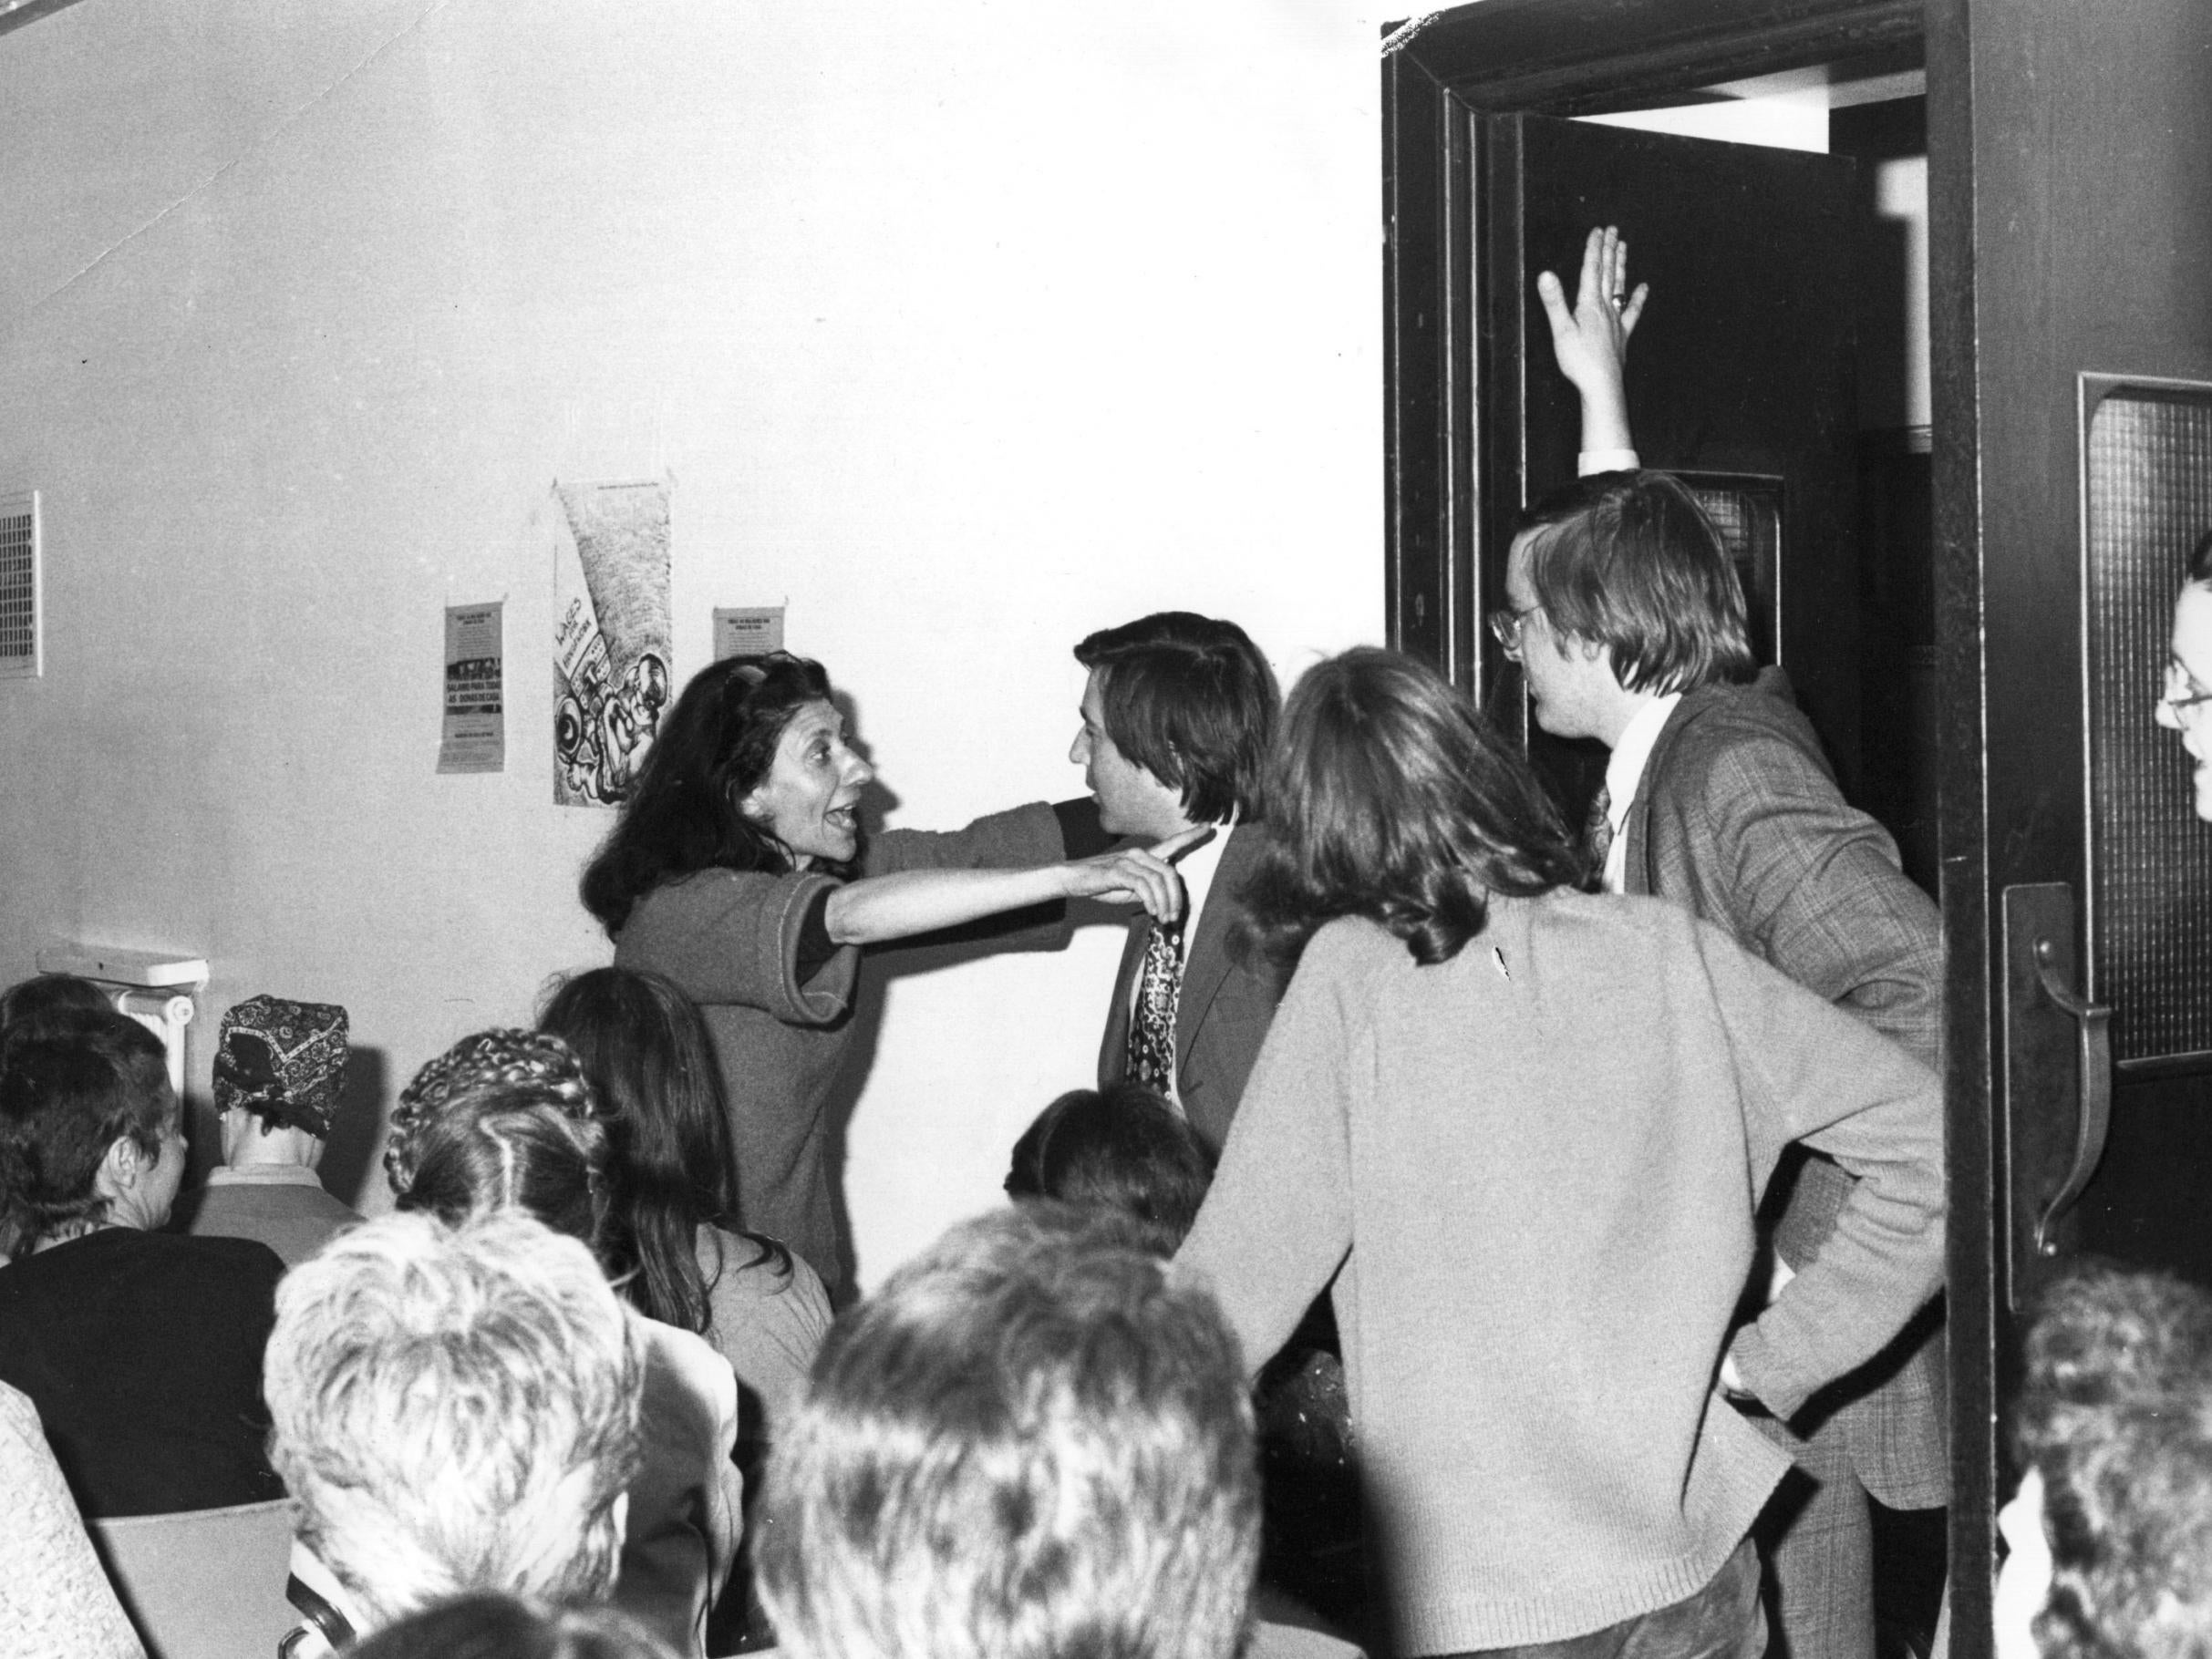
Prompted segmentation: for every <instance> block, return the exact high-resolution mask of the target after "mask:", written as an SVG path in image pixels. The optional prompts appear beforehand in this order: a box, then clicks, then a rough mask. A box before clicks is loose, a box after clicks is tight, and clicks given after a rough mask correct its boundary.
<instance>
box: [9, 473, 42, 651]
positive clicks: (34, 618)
mask: <svg viewBox="0 0 2212 1659" xmlns="http://www.w3.org/2000/svg"><path fill="white" fill-rule="evenodd" d="M38 590H39V569H38V492H37V491H36V489H24V490H18V491H16V492H15V493H13V494H0V679H11V680H23V679H30V678H32V677H34V676H35V675H37V674H38V672H39V649H38V648H39V616H38V601H39V591H38Z"/></svg>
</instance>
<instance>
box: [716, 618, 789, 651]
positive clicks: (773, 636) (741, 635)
mask: <svg viewBox="0 0 2212 1659" xmlns="http://www.w3.org/2000/svg"><path fill="white" fill-rule="evenodd" d="M782 649H783V607H782V606H781V605H739V606H734V607H731V606H723V605H717V606H716V607H715V608H714V660H715V661H716V662H720V661H722V660H723V659H724V658H725V657H732V656H746V657H762V656H766V655H768V654H770V652H772V651H780V650H782Z"/></svg>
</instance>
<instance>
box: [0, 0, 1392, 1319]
mask: <svg viewBox="0 0 2212 1659" xmlns="http://www.w3.org/2000/svg"><path fill="white" fill-rule="evenodd" d="M1375 39H1376V36H1375V31H1374V26H1373V24H1372V22H1371V20H1370V19H1367V18H1364V17H1362V16H1360V15H1357V13H1356V10H1355V8H1352V7H1349V6H1340V5H1332V4H1328V3H1326V0H1305V3H1303V4H1300V3H1298V0H1273V3H1270V0H1220V3H1218V4H1215V5H1206V6H1192V5H1184V4H1180V3H1177V0H1136V3H1132V4H1127V5H1118V6H1111V7H1100V6H1092V5H1081V6H1078V5H1060V4H1040V5H992V4H989V3H988V0H932V3H931V4H930V5H909V6H891V5H880V4H877V5H862V4H836V3H829V0H809V4H806V5H780V6H770V5H732V4H729V0H660V3H658V4H656V5H649V6H641V5H620V4H615V3H614V0H543V3H541V4H538V5H532V6H528V7H519V8H518V7H515V6H513V5H508V4H505V3H504V0H443V3H440V4H430V3H429V0H405V3H398V0H317V4H316V5H312V6H278V5H272V4H267V3H265V0H80V4H78V5H74V6H72V7H70V8H68V9H67V10H65V11H63V12H61V13H58V14H57V15H53V16H51V17H48V18H47V19H45V20H42V21H40V22H38V23H36V24H34V25H32V26H28V27H26V28H24V29H22V30H20V31H18V32H16V33H14V34H11V35H8V36H5V38H0V154H5V155H6V156H7V157H8V158H9V159H10V162H9V166H8V167H7V168H6V169H5V170H0V223H4V224H5V226H6V227H7V229H6V231H5V234H0V387H4V388H5V392H4V394H0V489H4V488H6V487H9V486H15V485H23V486H31V487H36V488H37V489H41V490H42V491H44V492H45V498H44V499H45V521H46V531H47V550H48V555H49V565H48V579H49V587H48V592H47V672H46V677H45V678H44V679H43V680H41V681H38V682H36V683H27V684H13V685H5V684H0V768H5V776H6V777H7V778H8V779H9V780H10V781H9V785H8V787H7V788H6V789H5V793H4V794H0V803H4V804H0V979H13V978H16V977H18V976H20V975H21V974H26V973H27V972H29V971H30V969H31V965H32V956H33V953H34V951H35V949H36V945H37V943H38V942H39V941H40V940H41V939H42V938H46V937H52V936H56V935H67V936H72V937H78V938H83V939H87V940H92V941H97V942H100V943H109V944H123V945H133V944H137V945H154V946H160V947H165V948H173V949H176V950H180V951H190V952H194V953H203V954H205V955H206V956H208V957H209V958H211V959H212V963H213V964H214V973H215V979H214V983H213V984H212V987H211V993H210V995H209V997H208V998H207V1000H206V1005H205V1010H206V1011H205V1014H204V1015H203V1018H204V1022H205V1023H204V1024H203V1025H202V1027H201V1028H200V1029H198V1030H197V1031H196V1032H195V1034H194V1035H195V1039H196V1040H195V1046H194V1053H193V1058H192V1064H191V1072H192V1075H193V1077H194V1078H195V1079H196V1087H197V1089H198V1091H199V1092H202V1093H204V1090H205V1086H206V1077H207V1070H208V1061H209V1056H210V1054H211V1052H212V1033H213V1030H214V1020H215V1017H216V1016H217V1015H219V1014H220V1012H221V1010H222V1007H224V1006H225V1005H228V1004H229V1003H230V1002H232V1001H233V1000H236V999H237V998H239V997H242V996H244V995H247V994H253V993H254V992H258V991H273V992H275V993H278V994H287V995H293V996H300V997H307V998H317V999H328V1000H333V1001H337V1002H342V1003H344V1004H345V1005H346V1006H347V1007H348V1008H349V1009H350V1010H351V1011H352V1015H353V1021H354V1027H353V1028H354V1038H355V1042H356V1045H357V1051H367V1067H369V1070H368V1071H367V1074H366V1075H367V1076H368V1077H371V1078H372V1079H375V1080H376V1081H377V1083H378V1086H379V1087H378V1090H377V1092H378V1093H379V1094H380V1096H381V1097H383V1098H384V1099H385V1100H386V1101H388V1098H389V1097H390V1095H391V1094H392V1093H394V1092H396V1090H397V1088H398V1086H399V1084H400V1083H402V1082H404V1080H405V1079H406V1077H408V1075H409V1074H410V1073H411V1072H412V1070H413V1069H414V1067H416V1066H418V1065H419V1063H420V1062H421V1061H422V1060H423V1059H425V1058H426V1057H428V1056H429V1055H431V1054H432V1053H434V1052H436V1051H437V1050H438V1049H439V1048H441V1047H442V1046H445V1045H446V1044H447V1043H449V1042H450V1040H451V1039H452V1038H454V1037H455V1036H459V1035H460V1034H461V1033H463V1032H466V1031H469V1030H471V1029H474V1028H477V1027H479V1026H481V1025H487V1024H492V1023H501V1022H514V1021H523V1020H526V1019H527V1018H528V1017H529V1016H530V1014H531V1010H532V1002H533V999H534V997H535V995H536V994H537V992H538V989H539V987H540V984H541V983H542V982H543V980H544V978H545V977H546V975H547V974H550V973H552V972H553V971H555V970H557V969H560V968H564V967H569V966H573V965H577V964H583V963H592V962H596V961H599V960H603V959H604V957H605V944H604V943H603V942H602V941H601V940H600V939H599V938H597V937H596V936H595V930H594V927H593V926H592V924H591V923H590V922H588V920H587V919H586V917H585V916H584V912H583V911H582V910H581V908H580V907H579V906H578V905H577V904H576V902H575V901H574V877H575V873H576V871H577V867H578V864H579V862H580V860H582V859H583V857H584V854H585V853H586V852H587V850H589V849H590V847H591V846H592V845H593V844H594V841H595V840H596V839H597V838H598V836H599V835H600V833H601V832H602V831H603V830H604V828H605V819H603V818H601V817H599V816H597V815H594V814H591V813H585V812H578V811H574V810H562V809H555V808H554V807H553V806H552V805H551V789H550V778H549V771H550V763H549V759H548V747H549V726H550V713H549V709H548V706H547V699H546V697H545V696H544V695H543V691H542V690H541V689H540V688H541V687H542V686H543V685H544V684H545V683H546V682H547V680H548V679H549V677H550V676H549V675H547V674H546V672H545V670H544V668H543V666H541V665H542V664H543V660H544V659H543V656H542V655H541V653H543V651H544V650H545V649H546V646H545V641H546V639H547V631H548V615H549V612H550V608H551V607H550V583H551V574H550V569H549V565H548V562H547V561H546V560H545V558H544V557H543V553H542V551H540V549H539V548H538V547H537V545H536V544H535V543H534V542H532V541H531V540H530V539H529V538H528V537H527V536H526V535H525V533H524V530H525V526H526V524H527V523H528V520H529V518H530V515H531V513H532V510H533V509H534V508H536V507H537V506H538V505H539V504H540V502H541V501H542V500H543V497H544V495H545V492H546V490H547V488H548V486H549V484H550V483H551V481H552V480H553V479H554V478H556V477H562V478H573V479H591V478H621V477H635V476H638V475H640V474H646V473H661V472H666V473H667V474H669V475H671V476H672V477H673V478H674V479H675V484H676V493H675V524H676V531H675V534H676V569H675V605H676V614H677V634H676V644H677V654H678V658H679V660H678V663H677V671H678V673H679V675H687V674H688V673H689V672H691V671H692V670H694V669H696V668H697V667H698V666H699V665H701V664H703V663H704V662H705V660H706V658H707V653H708V611H709V608H710V607H711V606H712V605H714V604H717V603H724V604H727V603H757V602H763V601H765V602H778V601H786V600H788V602H789V603H790V605H791V624H790V625H791V644H792V645H793V647H794V648H796V649H800V650H802V651H805V652H808V653H810V654H816V655H819V656H821V657H822V658H823V659H824V660H825V661H827V662H828V664H829V665H831V668H832V672H833V673H835V674H836V675H837V676H838V677H839V679H840V680H841V682H842V684H843V685H845V686H846V687H848V688H849V689H850V690H851V691H852V692H853V694H854V696H855V698H856V701H857V703H858V706H859V711H860V715H861V729H862V735H863V737H865V738H866V740H867V741H868V742H869V743H870V744H871V745H872V746H873V749H874V751H875V754H876V757H877V759H878V761H879V764H880V766H881V769H882V770H883V773H884V778H885V781H886V782H887V783H888V784H889V785H890V786H891V787H892V788H894V790H895V791H896V792H897V794H898V795H899V796H900V798H901V800H902V804H901V806H900V807H899V809H897V811H896V813H895V814H894V818H893V820H892V821H894V822H896V823H909V824H918V825H944V824H949V823H953V822H956V821H959V820H962V819H965V818H966V817H967V816H969V815H971V814H973V813H975V812H977V811H980V810H984V809H989V808H992V807H994V806H997V805H1000V804H1005V803H1008V802H1010V801H1012V800H1016V799H1029V798H1035V797H1038V796H1049V795H1053V794H1056V793H1057V794H1069V793H1074V792H1076V791H1077V790H1078V789H1079V788H1080V782H1079V775H1078V774H1077V773H1076V772H1075V771H1074V770H1073V769H1072V768H1070V767H1068V766H1067V765H1066V764H1065V759H1064V756H1065V750H1066V747H1067V744H1068V741H1069V738H1070V736H1071V734H1072V730H1073V725H1074V715H1073V709H1074V704H1075V700H1076V696H1077V693H1078V690H1079V689H1080V678H1079V675H1078V672H1077V670H1076V669H1075V667H1074V665H1073V664H1072V662H1071V661H1070V658H1069V656H1068V647H1069V645H1070V643H1071V642H1072V641H1073V640H1074V639H1075V638H1076V637H1077V636H1079V635H1080V634H1082V633H1084V632H1085V631H1087V630H1089V629H1090V628H1092V627H1095V626H1100V625H1103V624H1106V623H1114V622H1118V621H1122V620H1125V619H1126V618H1128V617H1130V616H1132V615H1134V614H1137V613H1142V612H1144V611H1147V610H1151V609H1154V608H1159V607H1163V606H1167V605H1179V606H1187V607H1190V608H1194V609H1199V610H1204V611H1211V612H1216V613H1226V614H1230V615H1234V616H1235V617H1237V618H1239V619H1240V620H1242V621H1243V622H1244V623H1246V626H1247V627H1249V628H1250V629H1251V631H1252V632H1253V634H1255V635H1256V637H1257V638H1258V639H1259V640H1260V642H1261V644H1263V645H1264V646H1265V647H1266V648H1267V649H1268V651H1269V652H1270V654H1272V655H1273V656H1274V657H1275V659H1276V662H1277V666H1278V668H1279V669H1281V670H1282V671H1283V672H1284V674H1285V675H1286V677H1288V676H1289V675H1293V674H1295V673H1296V671H1297V668H1298V667H1299V666H1300V665H1302V664H1303V663H1304V662H1306V661H1308V660H1309V658H1310V656H1311V655H1312V654H1314V653H1316V652H1318V651H1324V650H1328V649H1333V648H1336V647H1339V646H1341V645H1343V644H1349V643H1351V642H1353V641H1355V640H1359V639H1370V638H1374V637H1376V636H1377V635H1378V634H1379V631H1380V616H1381V603H1380V592H1381V564H1380V519H1381V514H1380V504H1381V491H1380V481H1381V480H1380V409H1381V384H1380V381H1381V376H1380V358H1379V352H1378V335H1379V332H1380V304H1379V294H1380V284H1379V275H1380V273H1379V259H1378V252H1379V246H1378V223H1377V220H1378V214H1377V205H1376V204H1377V116H1376V95H1375V88H1376V80H1377V75H1376V69H1375ZM501 596H503V597H504V598H505V599H506V600H507V607H508V608H507V628H508V639H509V649H510V653H511V656H510V686H511V696H512V712H511V716H510V730H509V744H510V762H509V768H508V770H507V772H506V773H505V774H504V775H503V776H500V777H496V778H439V777H436V776H434V775H433V773H432V769H431V768H432V765H433V761H434V757H435V751H436V746H437V737H438V706H439V644H440V607H441V606H443V605H444V604H446V603H460V602H464V601H477V600H482V599H488V598H496V597H501ZM1111 953H1112V943H1111V940H1108V939H1105V938H1102V937H1096V936H1094V937H1092V938H1090V939H1087V940H1085V941H1084V942H1082V943H1080V944H1079V946H1078V948H1076V949H1075V950H1073V951H1070V952H1069V953H1065V954H1062V955H1048V956H1018V957H1011V958H1005V959H1000V960H997V961H991V962H984V963H974V964H969V965H963V966H959V967H956V968H954V969H951V970H949V971H945V972H940V973H935V974H925V975H921V976H907V977H904V978H901V979H899V980H898V981H897V983H896V984H894V986H893V988H892V991H891V994H890V999H889V1011H888V1015H887V1017H886V1021H885V1025H884V1033H883V1036H882V1040H881V1044H880V1049H879V1052H878V1054H877V1056H876V1059H875V1065H874V1069H873V1074H872V1076H871V1077H870V1079H869V1081H868V1084H867V1087H866V1089H865V1091H864V1094H863V1097H862V1098H861V1102H860V1106H859V1108H858V1112H857V1116H856V1119H855V1123H854V1128H853V1138H852V1153H851V1159H852V1161H851V1168H850V1170H849V1178H848V1190H849V1192H850V1195H851V1200H852V1206H853V1212H854V1216H855V1221H856V1227H857V1232H858V1238H859V1242H860V1250H861V1257H862V1270H863V1277H864V1278H867V1279H873V1278H876V1277H880V1275H881V1273H883V1272H884V1270H885V1269H886V1268H887V1267H888V1266H889V1265H891V1264H893V1263H894V1262H896V1261H897V1260H898V1259H900V1258H901V1257H903V1256H904V1254H906V1253H908V1252H911V1251H912V1250H913V1249H915V1247H916V1246H918V1245H919V1244H920V1243H922V1242H925V1241H926V1240H927V1239H928V1238H929V1237H931V1236H933V1235H934V1234H935V1231H937V1230H938V1229H939V1228H940V1227H941V1226H942V1224H943V1223H944V1222H945V1221H946V1220H948V1219H950V1218H952V1217H953V1216H956V1215H957V1214H960V1213H964V1212H966V1211H970V1210H973V1209H975V1208H977V1207H978V1206H980V1205H982V1204H985V1203H987V1202H989V1201H991V1200H992V1199H993V1198H994V1197H995V1195H996V1192H997V1180H998V1178H999V1176H1000V1174H1001V1172H1002V1169H1003V1157H1004V1151H1005V1149H1006V1147H1007V1145H1008V1142H1009V1141H1010V1140H1011V1139H1012V1136H1013V1134H1014V1132H1015V1131H1016V1129H1017V1128H1018V1127H1019V1125H1020V1124H1021V1123H1022V1122H1023V1121H1026V1119H1027V1118H1028V1115H1029V1114H1030V1113H1031V1112H1032V1111H1034V1110H1035V1109H1036V1108H1037V1107H1038V1106H1039V1105H1041V1104H1042V1103H1043V1101H1044V1100H1045V1099H1046V1098H1047V1097H1049V1095H1050V1094H1051V1093H1053V1092H1055V1091H1056V1090H1057V1089H1059V1088H1060V1087H1067V1086H1069V1085H1071V1084H1073V1083H1076V1082H1080V1081H1081V1080H1082V1078H1083V1077H1084V1075H1085V1073H1086V1071H1087V1069H1088V1067H1089V1066H1090V1059H1091V1056H1092V1054H1093V1052H1094V1048H1095V1043H1096V1036H1097V1030H1098V1025H1099V1022H1100V1019H1101V1015H1102V999H1103V995H1104V990H1105V984H1106V979H1107V977H1108V975H1109V974H1110V973H1111ZM379 1068H380V1069H379ZM378 1186H379V1188H380V1182H379V1183H378ZM370 1201H371V1202H373V1203H380V1202H381V1201H382V1197H381V1192H380V1190H378V1191H376V1192H373V1193H372V1194H371V1196H370Z"/></svg>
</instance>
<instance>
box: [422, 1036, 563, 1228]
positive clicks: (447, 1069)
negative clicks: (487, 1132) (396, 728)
mask: <svg viewBox="0 0 2212 1659" xmlns="http://www.w3.org/2000/svg"><path fill="white" fill-rule="evenodd" d="M516 1083H526V1084H529V1085H531V1086H532V1088H533V1089H535V1090H537V1091H539V1092H540V1093H542V1094H543V1097H545V1098H546V1099H547V1100H548V1101H549V1102H551V1103H553V1104H554V1105H557V1106H559V1107H561V1108H563V1109H564V1110H565V1111H567V1113H568V1114H569V1115H570V1116H571V1117H573V1118H576V1119H577V1120H578V1121H580V1122H585V1121H605V1112H603V1111H602V1110H601V1109H600V1106H599V1102H598V1099H597V1097H595V1096H594V1095H593V1093H592V1086H591V1084H590V1083H589V1082H588V1081H587V1080H586V1079H585V1077H584V1063H583V1062H582V1061H580V1060H578V1059H577V1058H576V1056H575V1053H574V1050H572V1049H571V1048H570V1047H569V1046H568V1045H567V1044H566V1043H563V1041H562V1040H561V1039H560V1038H559V1037H557V1036H547V1035H546V1034H545V1033H543V1032H542V1031H524V1030H521V1029H519V1028H517V1027H514V1026H501V1027H496V1028H494V1029H492V1030H491V1031H480V1032H478V1033H476V1034H475V1035H474V1036H465V1037H463V1038H461V1040H460V1042H458V1043H456V1044H454V1045H453V1046H452V1047H450V1048H449V1049H447V1050H446V1051H445V1053H443V1054H441V1055H439V1056H438V1057H437V1058H436V1059H434V1060H432V1061H431V1062H430V1063H429V1065H427V1066H425V1067H423V1068H422V1069H421V1070H420V1071H419V1072H417V1073H416V1074H415V1080H414V1081H413V1082H412V1083H409V1084H408V1086H407V1087H405V1088H403V1089H401V1090H400V1091H399V1103H398V1105H397V1106H395V1107H394V1108H392V1130H391V1138H390V1139H389V1140H388V1141H387V1142H386V1143H385V1148H384V1172H385V1174H386V1175H387V1176H388V1178H389V1179H390V1180H391V1183H392V1190H393V1191H395V1192H402V1193H403V1192H405V1191H407V1190H408V1188H410V1187H411V1186H413V1185H414V1180H415V1165H416V1160H417V1157H418V1154H419V1145H418V1143H419V1141H420V1139H421V1138H422V1130H423V1128H425V1127H426V1126H427V1125H429V1123H431V1122H433V1121H434V1120H435V1119H436V1118H438V1117H439V1114H440V1113H441V1112H443V1111H444V1110H445V1108H446V1103H447V1102H448V1101H450V1100H451V1099H452V1098H453V1097H455V1096H457V1095H462V1094H468V1093H472V1092H474V1091H475V1090H477V1089H480V1088H483V1087H487V1086H493V1085H501V1084H516Z"/></svg>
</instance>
